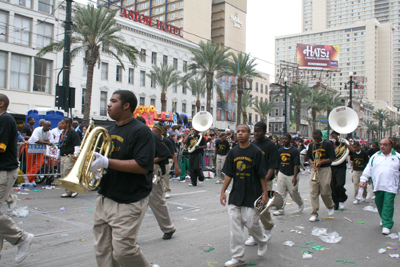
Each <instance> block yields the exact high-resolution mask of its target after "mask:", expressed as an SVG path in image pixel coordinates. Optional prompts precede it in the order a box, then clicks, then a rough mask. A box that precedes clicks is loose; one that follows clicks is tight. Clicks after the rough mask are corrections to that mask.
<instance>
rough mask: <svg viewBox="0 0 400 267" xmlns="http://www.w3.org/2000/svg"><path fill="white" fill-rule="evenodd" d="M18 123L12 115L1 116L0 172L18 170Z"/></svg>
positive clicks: (4, 114)
mask: <svg viewBox="0 0 400 267" xmlns="http://www.w3.org/2000/svg"><path fill="white" fill-rule="evenodd" d="M17 141H18V134H17V123H16V122H15V119H14V117H13V116H11V115H10V114H8V113H6V112H4V113H3V114H2V115H0V171H11V170H15V169H16V168H18V160H17Z"/></svg>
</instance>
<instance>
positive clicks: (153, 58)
mask: <svg viewBox="0 0 400 267" xmlns="http://www.w3.org/2000/svg"><path fill="white" fill-rule="evenodd" d="M151 64H154V65H157V52H151Z"/></svg>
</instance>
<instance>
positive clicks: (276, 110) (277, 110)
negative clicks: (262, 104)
mask: <svg viewBox="0 0 400 267" xmlns="http://www.w3.org/2000/svg"><path fill="white" fill-rule="evenodd" d="M275 116H279V109H277V108H276V109H275Z"/></svg>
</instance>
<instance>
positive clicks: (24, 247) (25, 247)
mask: <svg viewBox="0 0 400 267" xmlns="http://www.w3.org/2000/svg"><path fill="white" fill-rule="evenodd" d="M34 237H35V236H34V235H33V234H28V236H27V237H26V239H25V240H24V241H22V242H21V243H20V244H18V245H17V246H18V251H17V255H15V261H16V262H17V263H21V262H22V261H23V260H25V258H26V256H28V252H29V248H30V246H31V244H32V241H33V238H34Z"/></svg>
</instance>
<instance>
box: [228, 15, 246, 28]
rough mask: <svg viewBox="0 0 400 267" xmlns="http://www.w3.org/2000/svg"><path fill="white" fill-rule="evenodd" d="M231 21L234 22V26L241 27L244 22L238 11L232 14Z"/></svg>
mask: <svg viewBox="0 0 400 267" xmlns="http://www.w3.org/2000/svg"><path fill="white" fill-rule="evenodd" d="M231 21H232V22H233V27H235V28H238V29H241V28H242V26H243V22H242V21H241V20H240V19H239V14H238V13H237V12H236V13H235V15H233V14H231Z"/></svg>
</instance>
